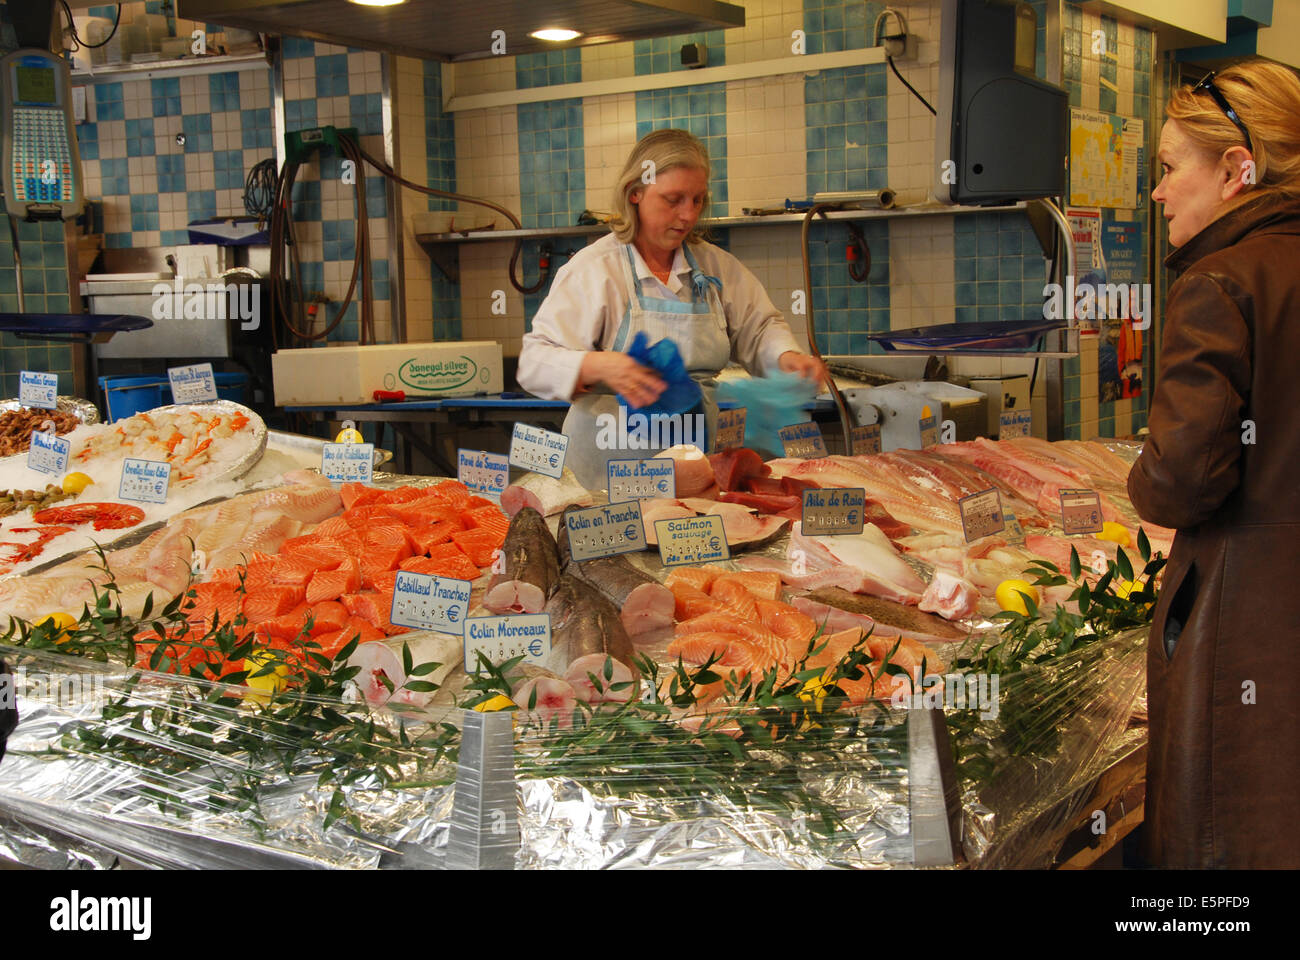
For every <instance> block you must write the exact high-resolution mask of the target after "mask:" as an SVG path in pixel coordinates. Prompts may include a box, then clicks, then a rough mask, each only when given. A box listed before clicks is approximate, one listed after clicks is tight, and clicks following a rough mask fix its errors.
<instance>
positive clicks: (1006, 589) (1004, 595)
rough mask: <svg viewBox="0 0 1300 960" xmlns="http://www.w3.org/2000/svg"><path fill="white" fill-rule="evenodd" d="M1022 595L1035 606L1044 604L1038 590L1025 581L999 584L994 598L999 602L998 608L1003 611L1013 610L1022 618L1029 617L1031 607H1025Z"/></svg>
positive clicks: (1006, 581) (1007, 581)
mask: <svg viewBox="0 0 1300 960" xmlns="http://www.w3.org/2000/svg"><path fill="white" fill-rule="evenodd" d="M1022 593H1023V594H1026V595H1028V596H1029V597H1030V598H1031V599H1032V600H1033V601H1034V603H1035V605H1037V604H1039V603H1041V602H1042V598H1041V597H1040V596H1039V594H1038V588H1037V587H1035V586H1034V585H1033V584H1032V583H1028V582H1026V581H1024V580H1003V581H1002V582H1001V583H999V584H998V589H997V591H996V592H995V593H994V597H995V598H996V599H997V601H998V606H1000V607H1001V608H1002V609H1003V610H1011V611H1013V612H1015V613H1018V614H1021V615H1022V616H1029V607H1028V606H1026V605H1025V598H1024V597H1022V596H1021V594H1022Z"/></svg>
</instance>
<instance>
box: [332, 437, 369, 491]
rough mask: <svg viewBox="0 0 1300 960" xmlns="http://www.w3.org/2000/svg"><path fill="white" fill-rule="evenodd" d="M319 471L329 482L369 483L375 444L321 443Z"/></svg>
mask: <svg viewBox="0 0 1300 960" xmlns="http://www.w3.org/2000/svg"><path fill="white" fill-rule="evenodd" d="M320 472H321V474H322V475H323V476H325V477H327V478H328V479H329V480H330V482H331V483H369V482H370V481H371V480H372V479H373V478H374V475H375V445H374V444H373V443H324V444H321V448H320Z"/></svg>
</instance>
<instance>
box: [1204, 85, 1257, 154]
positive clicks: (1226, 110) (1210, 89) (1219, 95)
mask: <svg viewBox="0 0 1300 960" xmlns="http://www.w3.org/2000/svg"><path fill="white" fill-rule="evenodd" d="M1214 77H1215V71H1213V70H1211V71H1210V72H1209V73H1207V74H1206V75H1205V76H1203V77H1201V81H1200V83H1198V84H1197V85H1196V86H1194V87H1192V93H1199V92H1200V91H1202V90H1204V91H1205V92H1206V93H1208V94H1209V95H1210V98H1211V99H1212V100H1213V101H1214V102H1215V103H1217V104H1218V105H1219V109H1220V110H1222V111H1223V115H1224V116H1225V117H1227V118H1228V119H1229V120H1231V121H1232V122H1233V123H1234V124H1236V126H1237V129H1238V130H1240V131H1241V135H1242V136H1243V137H1245V138H1246V149H1247V150H1249V151H1250V152H1251V153H1254V152H1255V148H1254V147H1252V146H1251V143H1250V131H1249V130H1247V129H1246V125H1245V124H1244V123H1242V121H1241V117H1239V116H1237V111H1236V110H1234V109H1232V106H1231V105H1230V104H1229V103H1228V98H1227V97H1225V96H1224V95H1223V92H1222V91H1221V90H1220V89H1219V88H1218V87H1216V86H1215V85H1214Z"/></svg>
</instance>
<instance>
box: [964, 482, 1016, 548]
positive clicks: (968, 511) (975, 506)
mask: <svg viewBox="0 0 1300 960" xmlns="http://www.w3.org/2000/svg"><path fill="white" fill-rule="evenodd" d="M957 508H958V509H959V510H961V528H962V531H963V532H964V533H965V534H966V542H967V543H971V542H973V541H975V540H979V539H981V538H982V537H990V536H992V535H993V534H995V533H1001V532H1002V530H1004V529H1005V528H1006V525H1007V521H1006V518H1005V517H1004V516H1003V514H1002V497H1001V495H1000V494H999V493H998V491H997V488H996V487H989V488H988V489H987V490H981V491H980V492H979V493H972V494H970V495H969V496H966V497H962V498H961V499H960V500H958V501H957Z"/></svg>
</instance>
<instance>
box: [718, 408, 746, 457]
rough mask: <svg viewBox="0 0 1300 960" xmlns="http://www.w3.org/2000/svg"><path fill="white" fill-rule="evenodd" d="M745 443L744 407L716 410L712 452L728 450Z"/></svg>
mask: <svg viewBox="0 0 1300 960" xmlns="http://www.w3.org/2000/svg"><path fill="white" fill-rule="evenodd" d="M744 445H745V408H744V407H735V408H734V409H731V410H720V411H719V412H718V425H717V428H716V429H715V430H714V432H713V452H714V453H718V452H719V451H721V450H730V449H731V448H732V447H743V446H744Z"/></svg>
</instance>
